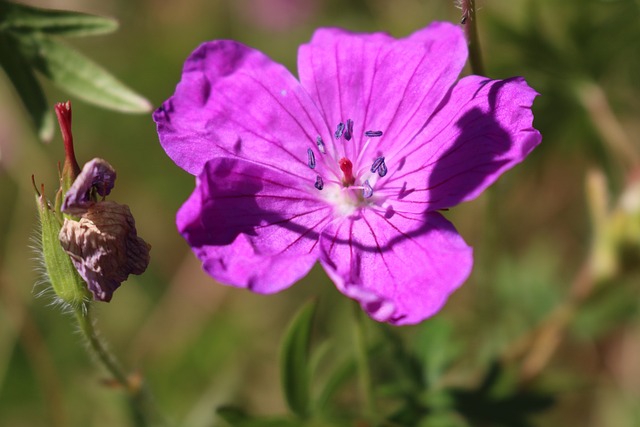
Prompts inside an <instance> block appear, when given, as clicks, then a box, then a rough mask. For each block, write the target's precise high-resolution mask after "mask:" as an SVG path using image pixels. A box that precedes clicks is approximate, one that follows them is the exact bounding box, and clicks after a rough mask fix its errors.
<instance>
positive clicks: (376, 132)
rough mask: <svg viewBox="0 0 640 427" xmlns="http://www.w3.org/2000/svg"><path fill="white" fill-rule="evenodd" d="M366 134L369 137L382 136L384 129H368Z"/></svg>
mask: <svg viewBox="0 0 640 427" xmlns="http://www.w3.org/2000/svg"><path fill="white" fill-rule="evenodd" d="M364 136H366V137H367V138H377V137H380V136H382V131H381V130H368V131H366V132H365V133H364Z"/></svg>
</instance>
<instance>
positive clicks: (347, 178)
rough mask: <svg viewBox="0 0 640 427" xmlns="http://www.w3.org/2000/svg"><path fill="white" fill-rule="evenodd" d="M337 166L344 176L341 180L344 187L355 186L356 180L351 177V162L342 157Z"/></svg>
mask: <svg viewBox="0 0 640 427" xmlns="http://www.w3.org/2000/svg"><path fill="white" fill-rule="evenodd" d="M338 165H339V166H340V170H342V173H343V174H344V178H343V179H342V182H343V183H344V185H346V186H347V187H348V186H349V185H353V184H355V182H356V178H355V177H354V176H353V163H351V160H349V159H347V158H346V157H343V158H341V159H340V160H339V161H338Z"/></svg>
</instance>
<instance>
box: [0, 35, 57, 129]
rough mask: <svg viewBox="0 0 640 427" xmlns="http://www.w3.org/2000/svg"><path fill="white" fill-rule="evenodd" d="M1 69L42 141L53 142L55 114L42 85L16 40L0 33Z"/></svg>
mask: <svg viewBox="0 0 640 427" xmlns="http://www.w3.org/2000/svg"><path fill="white" fill-rule="evenodd" d="M0 67H1V68H2V70H3V71H4V72H5V74H6V75H7V77H9V79H10V80H11V83H13V86H14V87H15V89H16V92H17V94H18V96H19V97H20V99H21V100H22V103H23V104H24V107H25V108H26V110H27V112H28V113H29V116H31V120H32V121H33V124H34V125H35V127H36V129H37V132H38V136H39V137H40V139H42V140H44V141H49V140H51V138H52V137H53V114H52V112H51V109H50V108H49V105H48V104H47V99H46V98H45V96H44V93H43V92H42V88H41V87H40V83H39V82H38V80H37V79H36V76H35V75H34V74H33V72H32V71H31V67H30V66H29V64H28V62H27V60H26V59H25V58H24V57H23V56H22V55H21V54H20V52H19V51H18V48H17V46H16V41H15V39H13V38H12V37H11V36H9V35H5V34H2V33H0Z"/></svg>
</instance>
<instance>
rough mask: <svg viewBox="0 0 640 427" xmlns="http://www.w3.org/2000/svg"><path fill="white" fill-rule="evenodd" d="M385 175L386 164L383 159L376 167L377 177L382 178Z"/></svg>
mask: <svg viewBox="0 0 640 427" xmlns="http://www.w3.org/2000/svg"><path fill="white" fill-rule="evenodd" d="M386 174H387V164H386V163H385V162H384V157H383V158H382V162H380V166H379V167H378V176H380V178H382V177H383V176H385V175H386Z"/></svg>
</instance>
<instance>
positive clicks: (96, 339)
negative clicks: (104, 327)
mask: <svg viewBox="0 0 640 427" xmlns="http://www.w3.org/2000/svg"><path fill="white" fill-rule="evenodd" d="M75 317H76V320H77V321H78V326H79V327H80V331H82V334H83V335H84V337H85V338H86V340H87V343H88V344H89V346H90V347H91V350H92V351H93V353H94V354H95V355H96V357H97V359H98V361H99V362H100V364H101V365H102V366H104V368H105V369H106V370H107V371H108V372H109V373H110V374H111V375H112V376H113V379H114V381H115V382H116V383H117V384H118V385H119V386H120V387H122V388H123V389H124V391H125V392H126V393H127V396H128V398H129V403H130V406H131V410H132V415H133V418H134V421H135V425H136V426H139V427H146V426H152V425H163V424H164V423H163V422H162V421H161V417H160V416H159V415H158V414H157V412H156V410H155V407H154V406H153V405H152V403H151V398H150V396H149V394H148V392H147V390H146V388H145V386H144V384H143V382H142V379H141V378H139V377H137V376H127V375H126V374H125V373H124V370H123V369H122V367H121V366H120V364H119V363H118V361H117V360H116V358H115V357H114V356H113V355H112V354H111V353H110V352H109V350H108V349H107V346H106V344H105V343H104V342H103V340H102V339H101V338H100V335H99V334H98V333H97V331H96V329H95V327H94V325H93V320H92V317H91V312H90V307H87V309H86V311H85V310H83V309H81V308H78V309H76V310H75Z"/></svg>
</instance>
